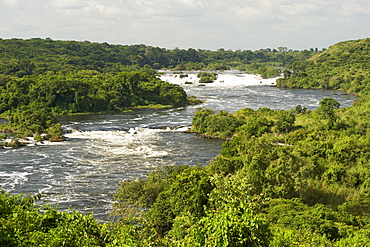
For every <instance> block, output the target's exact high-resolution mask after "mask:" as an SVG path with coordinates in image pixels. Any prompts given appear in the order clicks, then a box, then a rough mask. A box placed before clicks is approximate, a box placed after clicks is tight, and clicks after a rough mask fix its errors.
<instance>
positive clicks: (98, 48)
mask: <svg viewBox="0 0 370 247" xmlns="http://www.w3.org/2000/svg"><path fill="white" fill-rule="evenodd" d="M317 52H318V51H314V50H313V49H312V51H307V50H305V51H302V52H300V51H291V52H286V51H278V50H276V49H273V50H271V49H261V50H258V51H250V50H237V51H232V50H224V49H219V50H217V51H210V50H201V49H198V50H195V49H191V48H189V49H187V50H185V49H177V48H176V49H165V48H159V47H152V46H146V45H143V44H139V45H111V44H108V43H92V42H89V41H84V42H80V41H60V40H52V39H41V38H33V39H27V40H23V39H0V74H5V75H10V74H13V75H16V76H18V77H22V76H24V75H34V74H43V73H46V72H47V71H54V72H56V71H58V72H63V71H64V72H66V71H71V70H96V71H99V72H120V71H124V70H127V67H134V69H135V70H137V69H138V68H142V67H144V66H147V67H148V66H149V67H150V68H152V69H160V68H174V69H178V70H201V69H205V68H207V69H211V70H217V69H229V68H237V67H240V68H243V66H245V65H247V64H257V63H259V64H261V63H264V64H265V63H270V64H269V65H270V66H275V67H279V66H286V65H288V64H290V63H292V62H293V61H297V60H304V59H306V58H307V57H310V56H311V55H312V54H316V53H317Z"/></svg>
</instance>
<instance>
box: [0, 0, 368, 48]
mask: <svg viewBox="0 0 370 247" xmlns="http://www.w3.org/2000/svg"><path fill="white" fill-rule="evenodd" d="M369 26H370V2H369V0H105V1H104V0H0V38H3V39H8V38H23V39H28V38H35V37H40V38H47V37H49V38H52V39H55V40H78V41H85V40H89V41H92V42H108V43H111V44H127V45H132V44H146V45H151V46H158V47H163V48H168V49H173V48H176V47H178V48H185V49H187V48H195V49H210V50H216V49H219V48H224V49H232V50H236V49H241V50H258V49H261V48H277V47H279V46H286V47H288V48H289V49H298V50H302V49H309V48H319V49H321V48H327V47H329V46H330V45H333V44H335V43H337V42H339V41H343V40H353V39H360V38H366V37H370V33H369V32H370V27H369Z"/></svg>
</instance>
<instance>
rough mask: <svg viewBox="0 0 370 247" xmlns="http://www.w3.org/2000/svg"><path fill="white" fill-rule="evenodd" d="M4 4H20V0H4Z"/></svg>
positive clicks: (13, 5) (11, 5) (10, 5)
mask: <svg viewBox="0 0 370 247" xmlns="http://www.w3.org/2000/svg"><path fill="white" fill-rule="evenodd" d="M4 4H5V5H6V6H9V7H15V6H18V4H19V0H4Z"/></svg>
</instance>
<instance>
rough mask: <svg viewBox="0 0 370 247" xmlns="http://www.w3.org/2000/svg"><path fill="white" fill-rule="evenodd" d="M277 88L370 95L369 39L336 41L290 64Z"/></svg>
mask: <svg viewBox="0 0 370 247" xmlns="http://www.w3.org/2000/svg"><path fill="white" fill-rule="evenodd" d="M277 85H278V86H280V87H291V88H323V89H340V90H345V91H347V92H348V93H356V94H360V93H361V94H367V93H368V92H370V38H367V39H361V40H355V41H345V42H339V43H337V44H335V45H333V46H331V47H329V49H327V50H326V51H324V52H322V53H320V54H318V55H315V56H313V57H312V58H310V59H308V60H306V61H299V62H294V63H292V64H291V65H290V66H289V67H288V69H287V70H286V72H285V78H283V79H280V80H278V82H277Z"/></svg>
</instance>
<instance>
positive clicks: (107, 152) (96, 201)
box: [0, 74, 354, 220]
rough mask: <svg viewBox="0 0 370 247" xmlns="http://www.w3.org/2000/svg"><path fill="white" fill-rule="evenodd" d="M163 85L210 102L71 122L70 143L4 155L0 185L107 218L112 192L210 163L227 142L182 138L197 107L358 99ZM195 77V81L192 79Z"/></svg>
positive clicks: (244, 80) (230, 86) (238, 81)
mask: <svg viewBox="0 0 370 247" xmlns="http://www.w3.org/2000/svg"><path fill="white" fill-rule="evenodd" d="M162 79H163V80H167V81H172V82H174V83H178V84H181V85H182V86H183V87H184V89H185V90H186V92H187V93H188V95H193V96H196V97H197V98H198V99H201V100H205V101H206V103H204V104H201V105H198V106H189V107H183V108H176V109H158V110H153V109H139V110H134V111H132V112H126V113H120V114H107V115H79V116H65V117H61V118H60V122H61V123H62V126H63V128H64V130H65V131H66V137H67V140H66V141H64V142H60V143H44V144H40V145H32V146H27V147H22V148H17V149H0V160H1V163H0V185H1V186H2V188H3V189H4V190H5V191H7V192H11V193H24V194H35V193H38V192H42V191H43V192H45V195H46V196H45V197H43V198H42V200H41V203H47V204H52V205H57V207H58V208H59V209H61V210H78V211H80V212H93V213H94V215H95V216H96V217H97V218H98V219H101V220H107V219H108V215H109V212H110V210H111V208H112V202H113V194H114V193H115V191H116V189H117V188H118V186H119V183H120V182H121V181H123V180H125V179H133V178H144V177H145V175H146V174H147V173H148V172H150V171H153V170H154V169H156V168H158V167H161V166H164V165H171V166H172V165H183V164H189V165H196V164H204V165H207V164H208V163H209V162H210V161H211V159H212V158H213V157H215V156H216V155H217V154H218V153H219V151H220V149H221V144H222V141H220V140H210V139H201V138H199V137H198V136H197V135H195V134H186V133H183V132H182V131H183V130H186V129H187V128H188V127H189V126H190V125H191V118H192V115H193V114H194V112H195V111H196V108H197V107H209V108H212V109H215V110H226V111H229V112H234V111H236V110H238V109H241V108H246V107H248V108H252V109H258V108H260V107H268V108H271V109H284V110H287V109H292V108H294V107H295V106H296V105H298V104H300V105H301V106H304V107H307V108H308V109H315V108H317V107H318V104H319V102H320V101H321V100H322V99H323V98H325V97H332V98H334V99H336V100H338V101H339V102H340V104H341V106H342V107H346V106H350V105H351V104H352V102H353V100H354V98H353V97H351V96H347V95H344V94H342V93H338V92H334V91H325V90H298V89H294V90H289V89H279V88H276V87H269V86H264V85H271V84H273V83H274V81H273V80H272V81H271V80H270V81H268V80H263V81H261V80H260V79H258V78H255V77H252V76H248V75H243V74H236V75H234V74H228V75H225V76H224V77H222V78H221V79H222V80H221V79H220V80H219V81H217V82H215V83H214V84H207V85H205V86H199V84H197V83H196V82H193V84H186V85H185V84H184V82H183V81H181V80H179V79H178V78H177V77H176V76H175V75H164V76H162ZM189 79H191V78H189Z"/></svg>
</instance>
